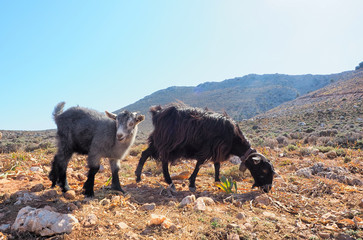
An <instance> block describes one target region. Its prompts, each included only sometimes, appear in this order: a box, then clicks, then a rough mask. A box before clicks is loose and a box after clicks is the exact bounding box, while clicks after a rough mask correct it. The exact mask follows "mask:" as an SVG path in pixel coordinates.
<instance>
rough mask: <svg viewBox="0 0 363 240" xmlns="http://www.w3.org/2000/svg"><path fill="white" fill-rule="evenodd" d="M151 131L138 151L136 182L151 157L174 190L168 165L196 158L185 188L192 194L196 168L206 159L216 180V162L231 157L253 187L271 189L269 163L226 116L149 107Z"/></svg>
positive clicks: (174, 108)
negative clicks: (144, 146)
mask: <svg viewBox="0 0 363 240" xmlns="http://www.w3.org/2000/svg"><path fill="white" fill-rule="evenodd" d="M150 112H151V114H152V122H153V125H154V131H153V132H152V133H151V134H150V136H149V146H148V148H147V149H146V150H145V151H143V152H142V155H141V158H140V160H139V163H138V166H137V169H136V171H135V174H136V181H137V182H139V181H140V180H141V172H142V168H143V166H144V164H145V161H146V160H147V159H148V158H149V157H152V158H154V159H157V160H160V161H161V162H162V168H163V174H164V179H165V181H166V182H167V183H168V184H169V188H171V190H172V191H175V186H174V185H173V184H172V180H171V178H170V174H169V170H168V165H169V163H170V162H174V161H176V160H177V159H180V158H187V159H196V160H197V163H196V166H195V169H194V171H193V173H192V175H191V176H190V178H189V189H190V190H191V191H193V192H194V191H195V189H196V188H195V178H196V176H197V174H198V171H199V168H200V166H201V165H202V164H203V163H205V162H206V161H208V160H211V161H212V162H213V163H214V168H215V181H216V182H218V181H219V169H220V163H221V162H223V161H226V160H227V159H228V158H229V157H230V156H231V155H236V156H239V157H240V158H241V160H242V163H241V165H240V170H241V171H245V170H246V169H249V170H250V172H251V175H252V177H253V178H254V180H255V183H254V184H253V186H252V188H253V187H260V188H262V189H263V190H264V191H265V192H268V191H269V190H270V189H271V186H272V180H273V175H274V169H273V166H272V164H271V163H270V161H269V160H268V159H267V158H266V157H265V156H263V155H262V154H259V153H257V152H256V150H254V149H252V148H251V146H250V144H249V142H248V141H247V140H246V139H245V137H244V136H243V134H242V132H241V130H240V128H239V127H238V125H237V124H236V123H235V122H234V121H233V120H232V119H230V118H229V117H228V116H226V115H222V114H218V113H215V112H211V111H208V110H201V109H198V108H190V107H185V106H178V105H171V106H169V107H166V108H161V107H160V106H156V107H151V108H150Z"/></svg>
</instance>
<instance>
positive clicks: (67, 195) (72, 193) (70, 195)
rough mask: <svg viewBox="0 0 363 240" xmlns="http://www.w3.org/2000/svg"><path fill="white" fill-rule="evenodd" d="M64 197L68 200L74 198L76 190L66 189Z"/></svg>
mask: <svg viewBox="0 0 363 240" xmlns="http://www.w3.org/2000/svg"><path fill="white" fill-rule="evenodd" d="M64 198H65V199H68V200H72V199H75V198H76V192H75V191H74V190H68V191H67V192H65V193H64Z"/></svg>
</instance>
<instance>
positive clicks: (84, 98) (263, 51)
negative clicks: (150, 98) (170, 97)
mask: <svg viewBox="0 0 363 240" xmlns="http://www.w3.org/2000/svg"><path fill="white" fill-rule="evenodd" d="M362 9H363V1H361V0H344V1H343V0H293V1H292V0H254V1H247V0H246V1H244V0H228V1H220V0H219V1H217V0H198V1H196V0H183V1H170V0H163V1H159V0H152V1H151V0H149V1H146V0H145V1H143V0H138V1H121V0H119V1H114V0H107V1H92V0H87V1H82V0H77V1H45V0H44V1H38V0H32V1H28V0H15V1H10V0H2V1H0V84H1V88H0V89H1V90H0V129H5V130H43V129H52V128H56V126H55V124H54V122H53V120H52V116H51V113H52V111H53V108H54V106H55V105H56V104H57V103H58V102H60V101H66V108H67V107H70V106H74V105H81V106H86V107H89V108H93V109H96V110H98V111H104V110H109V111H114V110H116V109H119V108H121V107H124V106H126V105H129V104H131V103H134V102H135V101H137V100H139V99H141V98H143V97H145V96H146V95H149V94H151V93H153V92H155V91H157V90H160V89H163V88H167V87H169V86H196V85H198V84H200V83H203V82H206V81H223V80H225V79H228V78H234V77H239V76H244V75H247V74H250V73H257V74H264V73H285V74H307V73H311V74H329V73H337V72H342V71H346V70H352V69H354V67H355V66H356V65H358V63H359V62H361V61H363V45H362V43H363V31H362V27H363V25H362V23H363V14H362Z"/></svg>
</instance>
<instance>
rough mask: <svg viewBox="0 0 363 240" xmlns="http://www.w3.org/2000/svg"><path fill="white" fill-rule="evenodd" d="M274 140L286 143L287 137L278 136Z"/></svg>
mask: <svg viewBox="0 0 363 240" xmlns="http://www.w3.org/2000/svg"><path fill="white" fill-rule="evenodd" d="M276 141H277V142H278V144H282V145H287V141H288V139H287V137H285V136H278V137H277V138H276Z"/></svg>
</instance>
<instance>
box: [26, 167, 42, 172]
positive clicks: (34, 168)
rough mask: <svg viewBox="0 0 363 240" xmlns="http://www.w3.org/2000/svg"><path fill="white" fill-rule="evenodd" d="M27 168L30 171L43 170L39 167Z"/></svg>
mask: <svg viewBox="0 0 363 240" xmlns="http://www.w3.org/2000/svg"><path fill="white" fill-rule="evenodd" d="M29 170H30V171H32V172H43V169H41V168H40V167H31V168H29Z"/></svg>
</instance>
